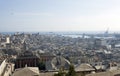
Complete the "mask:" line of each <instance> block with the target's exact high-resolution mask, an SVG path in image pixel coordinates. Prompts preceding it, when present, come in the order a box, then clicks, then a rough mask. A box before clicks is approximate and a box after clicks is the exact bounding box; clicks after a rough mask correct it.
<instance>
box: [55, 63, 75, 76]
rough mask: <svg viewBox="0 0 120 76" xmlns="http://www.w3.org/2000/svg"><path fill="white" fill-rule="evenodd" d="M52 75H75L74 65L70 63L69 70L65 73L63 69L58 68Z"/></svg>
mask: <svg viewBox="0 0 120 76" xmlns="http://www.w3.org/2000/svg"><path fill="white" fill-rule="evenodd" d="M54 76H77V75H76V72H75V69H74V66H73V65H70V67H69V71H68V72H67V73H66V72H65V71H64V69H60V70H59V72H58V73H57V74H54Z"/></svg>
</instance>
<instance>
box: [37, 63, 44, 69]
mask: <svg viewBox="0 0 120 76" xmlns="http://www.w3.org/2000/svg"><path fill="white" fill-rule="evenodd" d="M37 66H38V68H39V70H45V63H44V62H40V61H39V62H38V64H37Z"/></svg>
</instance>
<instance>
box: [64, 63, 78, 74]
mask: <svg viewBox="0 0 120 76" xmlns="http://www.w3.org/2000/svg"><path fill="white" fill-rule="evenodd" d="M66 76H77V75H76V72H75V69H74V66H73V65H70V67H69V71H68V73H67V74H66Z"/></svg>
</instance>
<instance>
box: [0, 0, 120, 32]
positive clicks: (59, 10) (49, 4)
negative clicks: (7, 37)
mask: <svg viewBox="0 0 120 76" xmlns="http://www.w3.org/2000/svg"><path fill="white" fill-rule="evenodd" d="M107 28H109V30H110V31H120V0H0V32H8V31H9V32H13V31H24V32H25V31H34V32H35V31H37V32H38V31H105V30H106V29H107Z"/></svg>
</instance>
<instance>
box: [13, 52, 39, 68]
mask: <svg viewBox="0 0 120 76" xmlns="http://www.w3.org/2000/svg"><path fill="white" fill-rule="evenodd" d="M38 61H39V57H37V56H36V55H34V54H33V53H32V52H30V51H25V52H24V53H21V54H20V55H19V56H18V57H17V59H16V62H15V68H23V67H25V65H27V66H29V67H36V66H37V63H38Z"/></svg>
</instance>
